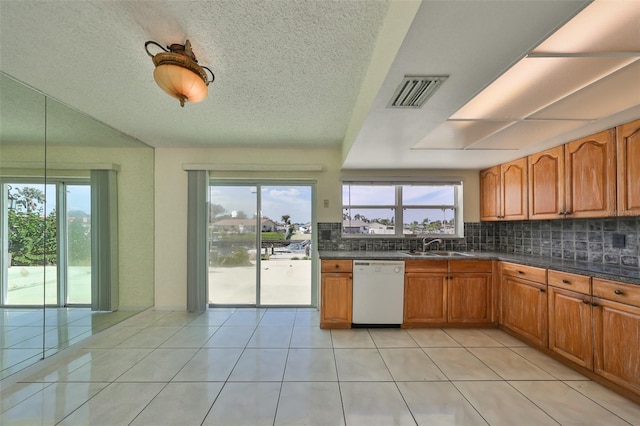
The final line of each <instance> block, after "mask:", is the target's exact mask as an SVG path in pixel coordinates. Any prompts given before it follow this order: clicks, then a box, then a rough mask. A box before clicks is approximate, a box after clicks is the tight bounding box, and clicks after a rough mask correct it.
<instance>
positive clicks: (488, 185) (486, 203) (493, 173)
mask: <svg viewBox="0 0 640 426" xmlns="http://www.w3.org/2000/svg"><path fill="white" fill-rule="evenodd" d="M501 190H502V184H501V178H500V166H495V167H491V168H490V169H486V170H483V171H481V172H480V219H481V220H500V219H502V217H501V216H502V210H501V202H500V198H501V196H500V193H501Z"/></svg>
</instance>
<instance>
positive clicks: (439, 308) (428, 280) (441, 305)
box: [404, 273, 447, 325]
mask: <svg viewBox="0 0 640 426" xmlns="http://www.w3.org/2000/svg"><path fill="white" fill-rule="evenodd" d="M446 278H447V275H446V273H445V274H440V273H438V274H425V273H405V274H404V324H405V325H412V324H413V325H419V324H426V323H445V322H447V281H446Z"/></svg>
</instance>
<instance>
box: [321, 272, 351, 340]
mask: <svg viewBox="0 0 640 426" xmlns="http://www.w3.org/2000/svg"><path fill="white" fill-rule="evenodd" d="M352 271H353V266H352V261H351V260H323V261H322V262H321V278H320V286H321V289H320V294H321V296H320V328H351V311H352V300H353V299H352V297H353V273H352Z"/></svg>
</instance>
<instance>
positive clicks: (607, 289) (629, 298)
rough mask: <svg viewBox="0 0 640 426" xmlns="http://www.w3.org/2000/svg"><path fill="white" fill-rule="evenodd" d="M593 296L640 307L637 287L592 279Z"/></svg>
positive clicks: (639, 294) (639, 288) (639, 292)
mask: <svg viewBox="0 0 640 426" xmlns="http://www.w3.org/2000/svg"><path fill="white" fill-rule="evenodd" d="M593 295H594V296H595V297H600V298H602V299H609V300H613V301H615V302H620V303H625V304H627V305H633V306H638V307H640V286H637V285H633V284H626V283H621V282H617V281H610V280H603V279H600V278H594V279H593Z"/></svg>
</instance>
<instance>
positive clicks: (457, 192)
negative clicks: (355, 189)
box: [341, 178, 464, 239]
mask: <svg viewBox="0 0 640 426" xmlns="http://www.w3.org/2000/svg"><path fill="white" fill-rule="evenodd" d="M348 185H354V186H394V187H395V188H394V190H395V201H394V204H393V205H389V204H376V205H370V204H367V205H364V204H362V205H361V204H351V203H349V202H348V200H344V199H342V200H341V201H342V214H343V219H342V222H341V224H342V225H343V226H342V227H341V228H342V229H341V234H342V237H343V238H388V239H390V238H416V237H419V238H448V239H458V238H464V219H463V217H464V214H463V212H464V206H463V191H464V190H463V186H464V183H463V180H462V179H459V178H446V179H442V180H440V179H430V180H403V179H398V180H375V179H366V180H363V179H353V180H352V179H342V181H341V198H343V197H344V189H345V186H348ZM411 185H414V186H427V187H433V186H452V187H453V190H454V195H453V198H454V202H453V204H451V205H449V204H446V205H440V204H439V205H435V204H434V205H416V204H405V203H404V202H403V193H402V187H403V186H411ZM444 208H446V209H452V210H453V212H454V216H453V217H454V219H455V227H454V232H453V233H452V234H443V233H418V234H412V233H405V232H404V226H405V224H404V213H405V211H406V210H411V209H413V210H418V209H422V210H431V209H444ZM354 209H359V210H362V209H391V210H393V211H394V212H395V214H394V232H393V234H386V233H384V234H376V233H368V234H365V233H345V232H344V222H345V219H344V213H345V212H346V211H349V210H354ZM397 224H401V226H397Z"/></svg>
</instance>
